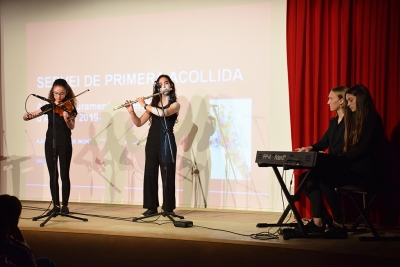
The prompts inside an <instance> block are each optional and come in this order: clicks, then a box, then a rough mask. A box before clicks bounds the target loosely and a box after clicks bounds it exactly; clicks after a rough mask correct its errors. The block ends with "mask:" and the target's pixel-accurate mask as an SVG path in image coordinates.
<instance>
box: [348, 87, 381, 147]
mask: <svg viewBox="0 0 400 267" xmlns="http://www.w3.org/2000/svg"><path fill="white" fill-rule="evenodd" d="M347 94H351V95H354V96H355V97H356V111H355V112H352V111H351V110H350V108H349V107H348V106H347V99H346V97H345V103H346V109H345V112H344V122H345V131H344V149H343V150H344V151H345V152H346V151H348V150H349V148H350V147H351V146H353V145H355V144H357V143H358V142H359V141H360V136H361V131H362V127H363V125H364V121H365V119H366V118H367V116H368V114H369V113H370V112H376V109H375V106H374V101H373V100H372V97H371V94H370V92H369V90H368V89H367V88H366V87H365V86H364V85H362V84H356V85H354V86H352V87H351V88H350V89H349V90H347V92H346V95H347Z"/></svg>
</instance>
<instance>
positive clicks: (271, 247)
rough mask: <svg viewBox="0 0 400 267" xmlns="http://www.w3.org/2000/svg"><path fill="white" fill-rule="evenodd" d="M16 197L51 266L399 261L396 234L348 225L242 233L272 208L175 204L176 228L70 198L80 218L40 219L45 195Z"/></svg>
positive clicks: (26, 227)
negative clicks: (323, 232) (180, 220)
mask: <svg viewBox="0 0 400 267" xmlns="http://www.w3.org/2000/svg"><path fill="white" fill-rule="evenodd" d="M22 204H23V211H22V215H21V220H20V222H19V226H20V228H21V230H22V232H23V234H24V236H25V238H26V240H27V242H28V244H29V245H30V247H31V248H32V249H33V250H34V255H35V257H41V256H47V257H49V258H51V259H52V260H53V261H54V262H56V263H57V265H58V266H59V267H63V266H156V265H157V266H162V264H164V266H172V265H175V266H259V265H261V264H262V265H271V266H289V265H293V264H302V265H307V266H335V265H338V264H340V265H341V266H357V265H361V264H366V266H398V263H399V262H400V255H399V251H400V242H393V241H392V242H391V241H373V242H360V241H359V240H358V237H360V236H361V235H365V236H372V235H371V234H370V233H364V234H359V233H357V234H355V233H349V238H348V239H345V240H332V239H321V238H312V239H290V240H283V238H282V236H279V237H278V238H277V239H268V240H257V239H253V238H251V237H250V235H252V234H257V233H260V232H266V231H267V230H268V228H257V227H256V224H257V223H260V222H263V223H276V222H277V221H278V219H279V217H280V215H281V214H280V213H268V212H254V211H251V212H250V211H231V210H210V209H183V208H178V209H176V210H175V212H176V214H178V215H182V216H184V217H185V219H184V220H187V221H192V222H193V224H194V226H193V227H190V228H180V227H175V226H174V225H173V223H172V222H171V221H170V220H169V219H168V218H167V217H163V216H161V217H160V218H159V219H158V220H156V221H155V219H156V218H157V217H152V218H148V219H146V221H147V222H132V220H131V219H132V217H138V216H139V215H140V213H141V212H143V211H144V210H143V209H142V207H139V206H127V205H105V204H82V203H71V204H70V205H69V207H70V211H71V213H72V214H73V215H75V216H78V217H82V218H87V219H88V221H87V222H83V221H80V220H75V219H71V218H68V217H62V216H57V217H55V218H52V219H51V220H50V221H49V222H48V223H47V224H46V225H45V226H44V227H40V223H41V222H43V219H41V220H39V221H32V219H31V218H32V217H35V216H39V215H41V214H42V213H43V212H44V210H45V209H46V208H47V206H48V204H49V203H47V202H30V201H23V202H22ZM291 222H294V219H293V217H292V219H291ZM377 229H378V230H379V232H380V234H382V235H384V236H400V228H398V227H397V228H391V229H384V228H380V227H377ZM277 230H278V228H272V229H270V233H274V232H276V231H277ZM264 237H266V236H264Z"/></svg>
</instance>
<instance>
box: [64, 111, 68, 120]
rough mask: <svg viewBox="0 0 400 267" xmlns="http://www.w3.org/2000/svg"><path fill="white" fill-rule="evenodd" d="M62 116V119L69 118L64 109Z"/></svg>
mask: <svg viewBox="0 0 400 267" xmlns="http://www.w3.org/2000/svg"><path fill="white" fill-rule="evenodd" d="M63 117H64V120H65V121H67V120H68V118H69V114H68V112H66V111H64V112H63Z"/></svg>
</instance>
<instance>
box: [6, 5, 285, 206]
mask: <svg viewBox="0 0 400 267" xmlns="http://www.w3.org/2000/svg"><path fill="white" fill-rule="evenodd" d="M9 2H10V3H4V1H3V3H2V7H1V31H2V43H1V48H2V51H1V52H2V56H1V59H2V68H1V69H2V73H1V74H2V101H3V103H2V125H3V138H2V155H3V157H2V161H1V167H2V168H1V188H0V189H1V193H8V194H13V195H17V196H19V198H20V199H23V200H45V201H47V200H51V196H50V189H49V174H48V171H47V167H46V161H45V157H44V141H45V133H46V129H47V123H48V120H47V115H44V116H40V117H38V118H36V119H34V120H31V121H28V122H25V121H23V120H22V115H23V114H24V113H25V101H26V108H27V110H28V111H34V110H37V109H39V108H40V107H41V106H42V105H45V104H46V102H45V101H42V100H41V99H38V98H35V97H33V96H30V97H29V98H27V97H28V96H29V95H30V94H36V95H40V96H43V97H47V95H48V92H49V90H50V88H51V86H52V83H53V81H54V80H55V79H57V78H64V79H66V80H67V81H68V83H69V84H70V85H71V87H72V88H73V90H74V92H75V94H79V93H83V92H85V91H86V90H87V89H89V91H87V92H85V93H83V94H82V95H80V96H79V97H78V98H77V100H78V105H77V106H76V108H77V110H78V115H77V117H76V127H75V129H74V130H73V131H72V144H73V156H72V163H71V170H70V176H71V185H72V188H71V197H70V201H71V202H86V203H110V204H134V205H141V204H142V199H143V171H144V162H145V151H144V148H145V145H146V142H147V139H146V137H147V133H148V129H149V125H148V124H145V125H144V126H142V127H140V128H138V127H136V126H135V125H134V124H133V122H132V121H131V120H130V118H129V114H128V112H127V111H126V109H125V108H121V109H117V110H114V108H115V107H117V106H119V105H121V104H123V103H124V102H125V101H126V100H134V99H136V98H137V97H139V96H149V95H151V94H152V88H153V83H154V81H155V80H156V79H157V77H158V76H159V75H160V74H167V75H169V76H170V77H171V78H172V80H173V81H174V82H175V85H176V90H177V95H178V102H179V103H180V104H181V110H180V112H179V116H178V122H177V123H176V125H175V131H174V133H175V136H176V142H177V147H178V152H177V162H176V163H177V171H176V181H175V182H176V201H177V206H178V207H198V208H225V209H239V210H262V211H280V210H282V199H281V197H280V196H281V190H280V187H279V184H278V183H277V181H276V178H275V176H274V174H273V172H272V171H271V170H270V169H268V168H259V167H258V166H257V164H256V163H255V155H256V151H257V150H270V151H275V150H290V149H291V138H290V120H289V100H288V89H287V68H286V1H280V0H269V1H268V0H265V1H228V0H226V1H205V2H203V3H198V1H171V3H168V2H169V1H130V2H129V1H112V3H109V2H111V1H68V2H66V1H9ZM11 2H12V3H11ZM127 2H129V3H127ZM22 4H25V7H24V8H21V5H22ZM150 100H151V98H148V99H147V101H148V102H150ZM134 108H135V111H136V112H137V114H138V115H139V116H140V115H141V114H142V113H143V111H144V110H143V108H142V107H141V106H140V105H138V104H134ZM289 176H290V179H291V174H290V175H289ZM161 186H162V185H161V181H160V182H159V187H160V190H159V194H160V199H162V198H161V196H162V188H161Z"/></svg>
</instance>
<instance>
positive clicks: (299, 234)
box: [256, 166, 320, 240]
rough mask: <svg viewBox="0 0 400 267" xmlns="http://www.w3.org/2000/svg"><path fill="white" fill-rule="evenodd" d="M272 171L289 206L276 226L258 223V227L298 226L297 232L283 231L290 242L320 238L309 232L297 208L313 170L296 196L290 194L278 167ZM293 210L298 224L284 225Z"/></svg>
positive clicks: (305, 178) (300, 186)
mask: <svg viewBox="0 0 400 267" xmlns="http://www.w3.org/2000/svg"><path fill="white" fill-rule="evenodd" d="M272 169H273V170H274V172H275V176H276V178H277V179H278V182H279V185H280V186H281V188H282V191H283V193H284V194H285V197H286V199H287V201H288V205H287V206H286V209H285V210H284V212H283V213H282V215H281V217H280V219H279V220H278V222H277V223H275V224H271V223H258V224H257V225H256V226H257V227H259V228H264V227H282V226H287V227H296V226H298V227H299V228H300V229H299V230H300V231H299V230H295V229H283V231H282V235H283V239H285V240H288V239H290V238H310V237H320V235H314V234H310V233H309V232H308V229H307V228H306V227H305V225H304V224H303V221H302V220H301V217H300V214H299V212H298V210H297V208H296V206H295V204H294V203H295V202H296V201H297V200H298V199H300V194H301V192H302V190H303V188H304V186H305V185H306V182H307V180H308V175H309V174H310V172H311V171H312V170H313V169H309V170H308V171H307V174H306V175H305V177H304V179H303V181H302V182H301V183H300V185H299V187H298V188H297V190H296V192H295V194H294V195H293V196H292V195H290V193H289V190H288V189H287V187H286V184H285V182H284V181H283V178H282V176H281V174H280V173H279V171H278V167H277V166H272ZM290 210H292V211H293V214H294V216H295V218H296V221H297V224H296V223H286V224H285V223H283V221H284V220H285V219H286V217H287V215H288V214H289V211H290Z"/></svg>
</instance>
